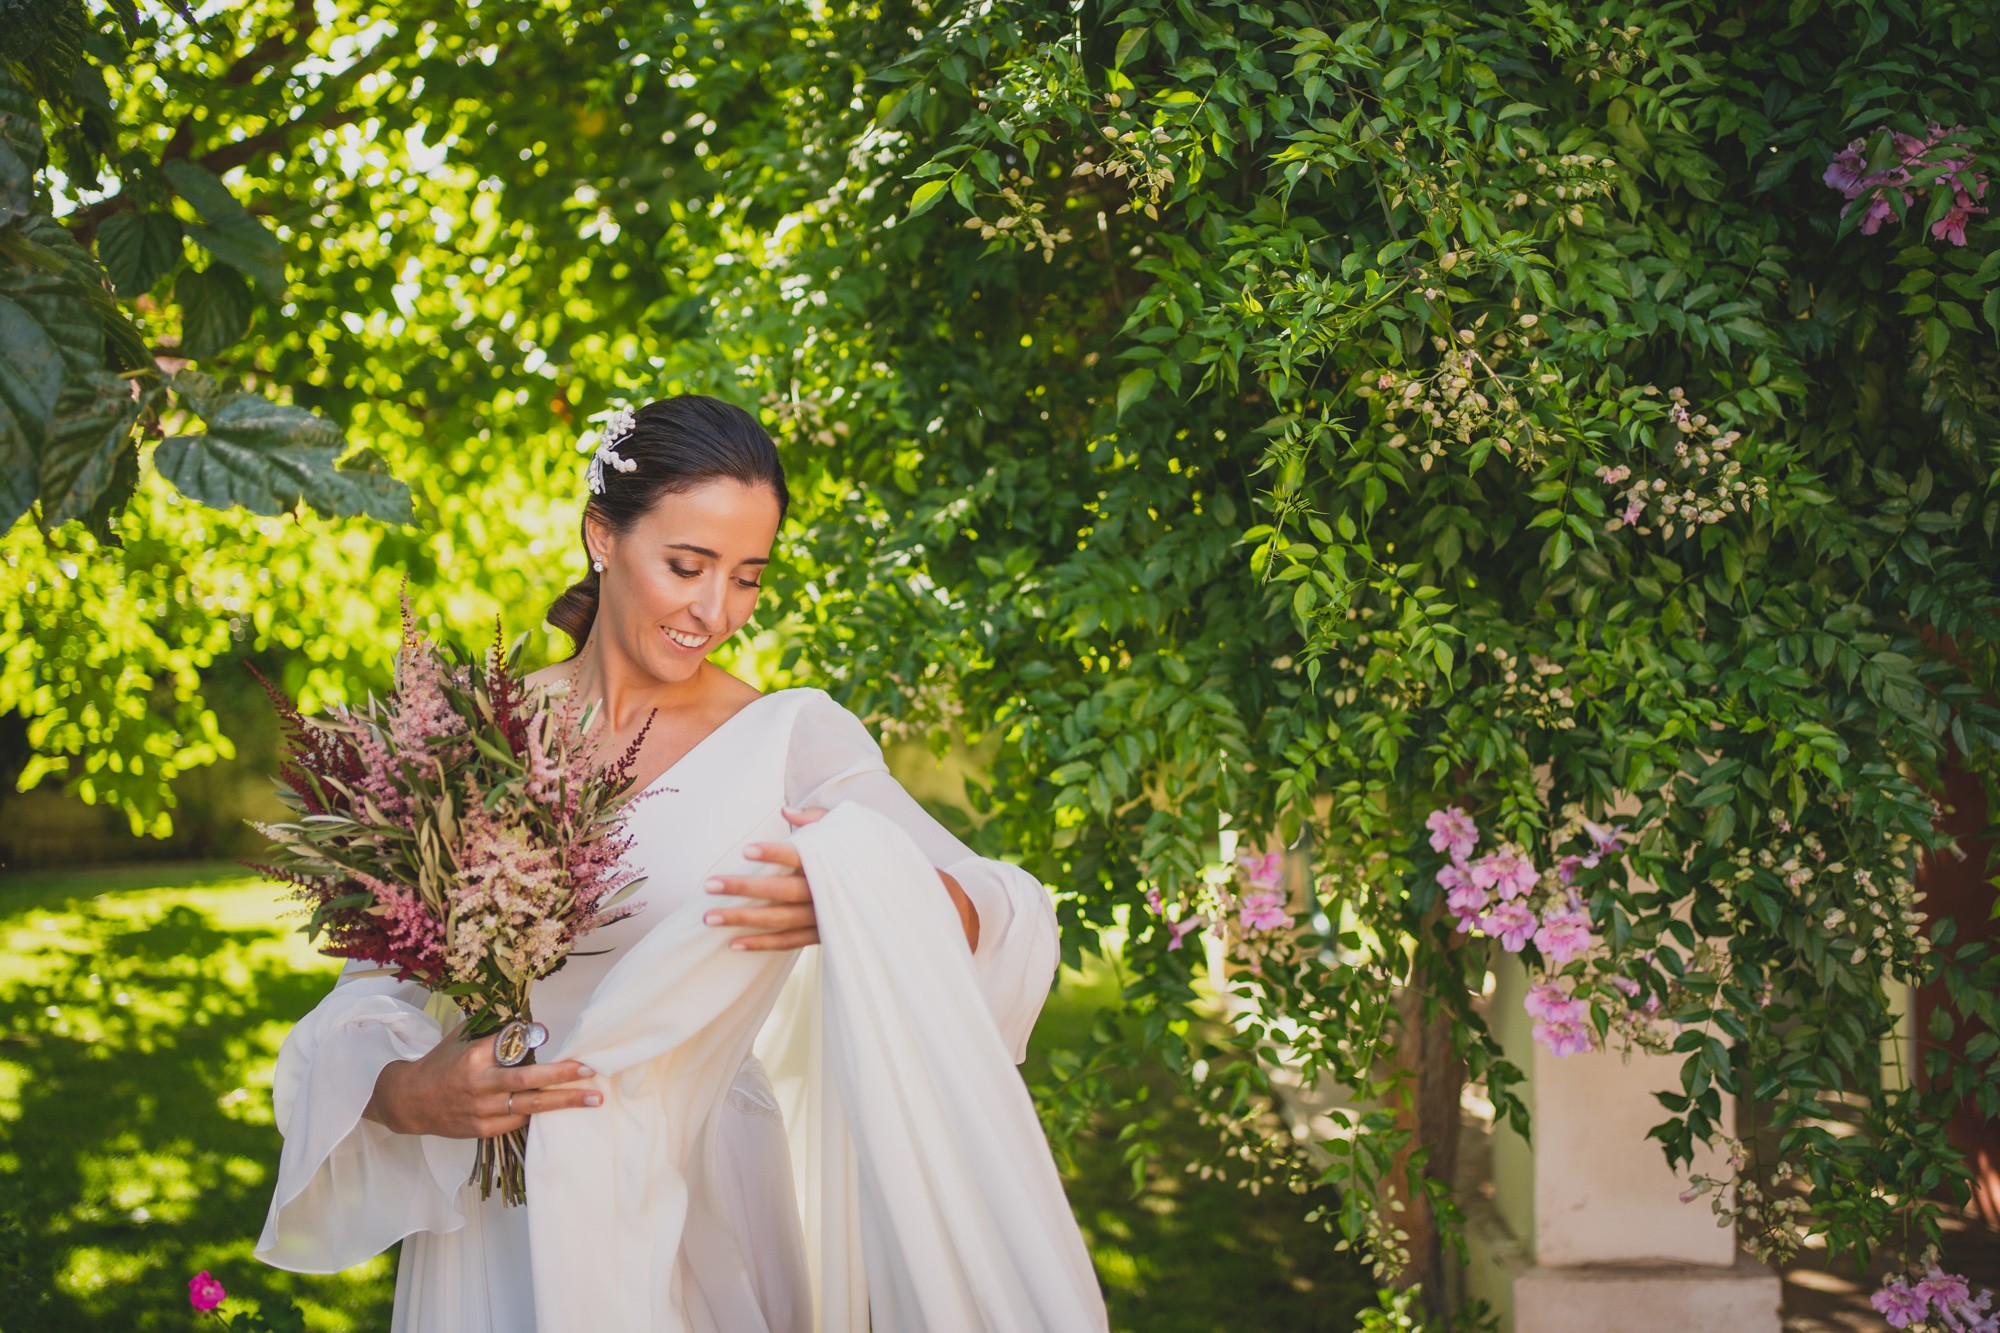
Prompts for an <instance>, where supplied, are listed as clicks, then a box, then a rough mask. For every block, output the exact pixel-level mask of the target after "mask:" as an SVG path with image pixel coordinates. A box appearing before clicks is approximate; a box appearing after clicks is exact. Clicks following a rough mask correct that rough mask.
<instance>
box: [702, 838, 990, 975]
mask: <svg viewBox="0 0 2000 1333" xmlns="http://www.w3.org/2000/svg"><path fill="white" fill-rule="evenodd" d="M784 816H785V818H786V820H787V821H789V822H790V823H791V825H792V827H793V828H803V827H804V826H806V825H807V824H810V823H813V822H814V821H816V820H820V819H824V818H826V810H825V809H824V808H822V807H817V806H816V807H814V808H813V809H810V810H793V809H789V808H787V809H785V810H784ZM743 855H744V856H746V857H748V858H749V859H750V860H752V861H764V862H767V863H769V864H771V865H774V866H778V867H779V868H780V869H779V872H778V873H777V874H775V875H717V876H715V877H714V878H712V879H710V880H708V881H706V882H705V883H704V884H703V885H702V887H703V888H705V889H707V890H708V891H709V892H710V893H726V894H729V895H731V896H732V897H737V898H755V899H758V900H759V901H760V902H761V903H762V904H763V905H762V906H758V907H718V908H716V909H715V910H714V911H712V912H710V913H708V914H707V915H706V916H704V917H703V918H702V920H703V921H704V922H706V923H707V924H709V925H711V926H736V927H739V928H741V927H745V926H747V927H749V928H750V929H751V930H753V931H755V932H757V933H755V934H751V935H740V936H738V937H737V938H735V939H733V940H731V941H730V942H729V947H730V948H732V949H755V950H759V951H762V950H769V949H803V948H805V947H806V946H807V945H808V944H818V943H819V917H818V916H816V915H815V914H814V912H813V896H812V885H810V884H808V883H806V872H805V867H804V866H803V865H802V864H801V863H800V861H799V849H798V848H797V847H794V846H793V845H792V844H791V843H789V842H759V843H752V844H750V845H749V846H748V847H745V848H744V849H743ZM937 875H938V879H939V880H940V881H941V882H942V883H943V885H944V889H945V892H946V893H948V894H950V895H951V905H952V910H953V911H954V912H956V913H957V914H958V920H959V925H960V926H961V927H962V928H963V929H964V931H965V946H966V948H968V949H971V950H974V951H975V952H976V951H977V950H978V948H979V913H978V911H977V910H976V909H975V908H974V907H973V905H972V900H971V899H970V898H968V897H966V896H965V890H964V889H963V888H961V887H960V886H959V882H958V881H957V880H955V879H953V878H952V877H951V876H950V875H948V874H946V873H945V872H944V871H942V870H940V871H938V872H937Z"/></svg>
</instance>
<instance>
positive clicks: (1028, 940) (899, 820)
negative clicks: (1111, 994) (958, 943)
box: [786, 690, 1061, 1064]
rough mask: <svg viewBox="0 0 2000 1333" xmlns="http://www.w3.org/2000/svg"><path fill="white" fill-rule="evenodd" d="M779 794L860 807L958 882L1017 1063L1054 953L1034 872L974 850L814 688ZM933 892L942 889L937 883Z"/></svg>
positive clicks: (1052, 922) (1047, 908) (980, 972)
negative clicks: (974, 919) (973, 916)
mask: <svg viewBox="0 0 2000 1333" xmlns="http://www.w3.org/2000/svg"><path fill="white" fill-rule="evenodd" d="M786 799H787V801H788V802H789V803H790V804H791V805H792V806H794V807H796V808H808V807H812V806H825V807H828V808H831V807H833V806H836V805H839V804H841V803H842V802H847V801H851V802H853V803H855V804H857V805H863V806H867V807H868V808H869V809H871V810H874V811H876V812H877V813H879V814H882V815H886V816H888V817H889V819H890V820H892V821H894V822H895V824H896V825H897V826H898V827H900V828H901V829H902V830H903V831H904V832H905V833H907V834H909V835H910V839H911V841H913V842H915V843H916V845H917V847H918V849H919V850H920V851H921V852H922V853H923V854H924V856H925V857H926V858H927V859H928V860H929V861H930V863H931V865H932V866H934V867H935V868H937V869H939V870H942V871H944V872H945V873H946V874H948V875H950V876H951V877H952V878H953V879H955V880H957V881H958V884H959V887H960V888H962V889H964V890H965V896H966V897H967V898H969V899H971V900H972V905H973V908H974V910H976V911H977V912H978V913H979V947H978V949H977V950H975V951H974V953H973V957H972V968H973V975H974V977H975V978H976V979H977V981H978V983H979V989H980V993H981V994H982V995H983V996H984V997H985V999H986V1003H987V1007H988V1008H989V1009H991V1010H992V1013H993V1018H994V1021H995V1022H996V1023H997V1024H998V1025H999V1027H1000V1036H1001V1040H1002V1041H1003V1042H1005V1043H1006V1046H1007V1049H1008V1050H1009V1051H1011V1052H1012V1053H1013V1057H1014V1062H1015V1063H1016V1064H1019V1063H1020V1062H1021V1061H1022V1060H1024V1059H1026V1058H1027V1053H1028V1036H1029V1034H1030V1033H1031V1032H1032V1031H1033V1030H1034V1026H1035V1020H1036V1018H1037V1017H1039V1016H1040V1014H1041V1011H1042V1005H1043V1003H1044V1002H1045V1001H1046V1000H1047V999H1048V994H1049V986H1050V984H1051V983H1052V982H1053V981H1054V980H1055V973H1056V965H1057V963H1058V962H1060V960H1061V945H1060V942H1059V940H1058V937H1057V933H1056V916H1055V908H1054V905H1053V904H1052V903H1051V902H1050V901H1049V894H1048V890H1047V889H1046V888H1044V887H1043V886H1042V883H1041V881H1039V880H1037V879H1036V878H1035V877H1034V876H1033V875H1030V874H1029V873H1028V872H1027V871H1025V870H1023V869H1021V868H1020V867H1019V866H1016V865H1010V864H1008V863H1007V862H1005V861H996V860H993V859H991V858H988V857H983V856H979V855H977V854H976V853H974V852H973V850H972V849H971V848H969V847H967V846H966V845H965V844H964V843H963V842H960V841H959V840H958V839H957V838H955V837H953V836H952V834H951V832H950V831H949V830H948V829H946V828H945V827H944V825H942V824H940V823H938V821H937V820H935V819H933V818H932V817H931V816H930V815H929V814H928V813H927V812H926V811H925V810H924V808H923V807H922V806H921V805H919V804H917V801H916V798H915V797H913V796H911V795H910V794H909V792H907V791H905V790H904V789H903V786H902V784H901V783H899V782H897V781H896V779H895V778H894V777H893V776H891V775H890V773H889V766H888V764H887V763H886V762H885V761H884V760H883V758H882V748H881V746H879V745H878V744H876V742H875V738H874V737H873V736H871V735H869V733H868V728H867V727H866V726H865V725H864V724H863V723H862V721H861V719H860V718H858V717H856V716H855V715H854V714H853V713H851V712H849V711H848V710H847V709H846V708H843V707H842V706H841V705H840V704H838V703H836V702H835V701H834V700H833V699H832V698H831V697H830V696H828V695H826V694H824V693H822V692H820V691H817V690H815V691H812V692H811V694H810V697H808V698H807V700H806V701H805V703H804V705H803V706H802V707H801V709H800V711H799V716H798V720H797V723H796V725H795V726H794V728H793V731H792V740H791V751H790V754H789V756H788V761H787V768H786ZM938 891H939V892H940V893H943V891H944V890H943V888H942V886H940V888H939V890H938Z"/></svg>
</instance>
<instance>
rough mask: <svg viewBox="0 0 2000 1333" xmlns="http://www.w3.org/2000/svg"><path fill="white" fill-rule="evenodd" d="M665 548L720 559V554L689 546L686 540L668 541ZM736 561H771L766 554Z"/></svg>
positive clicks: (753, 563)
mask: <svg viewBox="0 0 2000 1333" xmlns="http://www.w3.org/2000/svg"><path fill="white" fill-rule="evenodd" d="M667 549H668V550H669V551H687V552H690V553H691V554H694V555H705V556H707V557H708V558H709V559H710V560H720V559H722V557H721V556H719V555H717V554H716V553H715V552H713V551H711V550H709V549H708V548H707V547H706V546H690V545H688V544H687V543H686V542H668V543H667ZM736 563H737V564H739V565H768V564H770V563H771V557H769V556H767V555H758V556H752V557H751V558H750V559H748V560H738V561H737V562H736Z"/></svg>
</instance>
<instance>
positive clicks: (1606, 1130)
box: [1459, 957, 1780, 1333]
mask: <svg viewBox="0 0 2000 1333" xmlns="http://www.w3.org/2000/svg"><path fill="white" fill-rule="evenodd" d="M1496 975H1497V981H1498V986H1497V989H1496V991H1495V994H1494V996H1493V1028H1494V1032H1495V1034H1496V1035H1497V1036H1498V1037H1499V1038H1500V1040H1501V1043H1502V1045H1504V1046H1505V1047H1506V1049H1507V1052H1508V1055H1509V1058H1510V1059H1512V1060H1513V1061H1514V1063H1516V1064H1517V1065H1519V1066H1520V1067H1521V1068H1522V1070H1523V1071H1525V1073H1526V1074H1527V1079H1526V1082H1525V1083H1524V1084H1523V1085H1522V1087H1521V1089H1520V1094H1521V1097H1522V1099H1523V1100H1524V1101H1525V1102H1526V1103H1527V1104H1528V1109H1529V1111H1530V1113H1531V1115H1532V1125H1531V1132H1532V1138H1533V1142H1532V1144H1530V1143H1529V1142H1527V1141H1524V1140H1523V1139H1522V1138H1521V1137H1520V1136H1519V1135H1517V1134H1515V1133H1514V1132H1513V1131H1512V1130H1510V1129H1508V1128H1507V1127H1506V1126H1505V1125H1500V1126H1497V1127H1494V1128H1492V1129H1490V1130H1486V1131H1468V1138H1469V1140H1470V1141H1469V1142H1468V1143H1466V1145H1465V1146H1464V1148H1463V1149H1462V1150H1461V1188H1460V1191H1459V1194H1460V1197H1461V1198H1462V1199H1463V1200H1464V1201H1465V1205H1466V1212H1467V1239H1468V1242H1469V1259H1468V1263H1467V1265H1466V1268H1465V1272H1464V1286H1465V1294H1466V1295H1468V1296H1471V1297H1474V1298H1477V1299H1482V1300H1484V1301H1486V1302H1487V1303H1488V1304H1489V1305H1491V1306H1492V1307H1493V1309H1494V1311H1495V1312H1496V1313H1497V1314H1498V1315H1499V1316H1500V1327H1501V1329H1502V1331H1503V1333H1603V1330H1606V1329H1617V1330H1620V1333H1682V1330H1696V1329H1698V1330H1701V1331H1702V1333H1779V1328H1780V1324H1779V1318H1778V1301H1779V1281H1778V1277H1777V1275H1776V1274H1775V1273H1772V1272H1770V1271H1769V1270H1768V1269H1765V1268H1764V1267H1763V1266H1761V1265H1759V1264H1757V1263H1755V1262H1753V1261H1751V1260H1749V1259H1748V1258H1746V1257H1741V1256H1739V1255H1738V1253H1737V1249H1736V1237H1735V1232H1734V1230H1733V1229H1732V1228H1729V1227H1720V1226H1717V1225H1716V1219H1715V1215H1714V1214H1713V1212H1711V1211H1710V1208H1709V1203H1708V1200H1707V1199H1705V1198H1704V1199H1701V1200H1698V1201H1697V1202H1694V1203H1687V1204H1684V1203H1682V1202H1681V1201H1680V1193H1681V1191H1682V1190H1683V1189H1685V1188H1686V1187H1687V1182H1686V1180H1685V1178H1684V1177H1681V1176H1677V1175H1676V1174H1675V1173H1674V1172H1672V1171H1670V1170H1668V1168H1667V1164H1666V1159H1665V1157H1664V1156H1662V1154H1661V1151H1660V1145H1659V1144H1658V1143H1657V1142H1655V1141H1653V1140H1651V1139H1648V1138H1647V1137H1646V1131H1647V1130H1648V1129H1650V1128H1652V1126H1654V1125H1655V1124H1658V1123H1659V1122H1660V1120H1662V1119H1663V1118H1664V1117H1665V1115H1666V1112H1665V1111H1664V1110H1663V1109H1662V1108H1661V1107H1660V1104H1659V1103H1658V1102H1657V1101H1655V1100H1654V1099H1653V1095H1652V1094H1653V1093H1654V1092H1656V1091H1661V1090H1671V1089H1675V1088H1678V1087H1679V1086H1680V1077H1679V1069H1680V1062H1679V1060H1678V1059H1677V1058H1675V1057H1672V1056H1658V1055H1649V1054H1646V1053H1644V1052H1631V1053H1629V1054H1627V1053H1616V1052H1605V1051H1600V1052H1592V1053H1588V1054H1583V1055H1571V1056H1566V1057H1562V1058H1558V1057H1556V1056H1553V1055H1550V1054H1549V1053H1548V1051H1546V1050H1544V1049H1543V1048H1542V1047H1540V1046H1538V1045H1536V1044H1535V1042H1534V1040H1533V1036H1532V1031H1531V1029H1532V1022H1531V1020H1530V1019H1529V1018H1528V1016H1527V1014H1526V1013H1525V1012H1524V1011H1523V1009H1522V1007H1521V1000H1522V997H1523V995H1524V994H1525V993H1526V990H1527V975H1526V972H1525V970H1524V969H1523V968H1522V967H1521V965H1520V963H1519V961H1518V960H1517V959H1514V958H1511V957H1508V958H1505V959H1503V960H1502V962H1501V964H1500V966H1499V969H1498V971H1497V974H1496ZM1732 1114H1733V1106H1731V1105H1730V1104H1729V1103H1727V1102H1725V1105H1724V1118H1725V1120H1727V1119H1728V1118H1729V1117H1730V1116H1731V1115H1732ZM1697 1170H1698V1171H1700V1172H1701V1173H1702V1174H1704V1175H1709V1176H1724V1175H1727V1174H1728V1163H1727V1162H1726V1161H1724V1160H1719V1158H1718V1157H1716V1156H1715V1155H1711V1156H1710V1157H1709V1158H1708V1159H1707V1160H1698V1161H1697Z"/></svg>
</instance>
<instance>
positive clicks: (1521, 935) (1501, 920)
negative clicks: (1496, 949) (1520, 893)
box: [1479, 901, 1535, 953]
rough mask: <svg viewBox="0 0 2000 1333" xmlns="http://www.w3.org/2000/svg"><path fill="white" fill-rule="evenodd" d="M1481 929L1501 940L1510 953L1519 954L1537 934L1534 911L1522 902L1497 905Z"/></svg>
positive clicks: (1501, 944)
mask: <svg viewBox="0 0 2000 1333" xmlns="http://www.w3.org/2000/svg"><path fill="white" fill-rule="evenodd" d="M1479 928H1480V929H1481V930H1483V931H1485V932H1486V933H1487V934H1488V935H1491V936H1492V937H1493V938H1495V939H1497V940H1499V941H1500V947H1501V948H1503V949H1505V950H1506V951H1507V952H1508V953H1519V952H1521V950H1522V949H1524V948H1526V947H1527V945H1528V937H1529V936H1531V935H1533V934H1534V933H1535V913H1534V909H1533V908H1531V907H1529V906H1528V905H1527V904H1526V903H1524V902H1520V901H1512V902H1500V903H1495V904H1494V906H1493V910H1492V911H1490V912H1488V913H1487V914H1486V916H1485V919H1483V920H1482V921H1480V923H1479Z"/></svg>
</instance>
